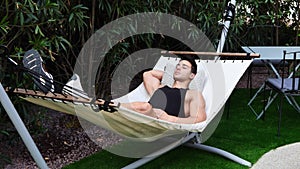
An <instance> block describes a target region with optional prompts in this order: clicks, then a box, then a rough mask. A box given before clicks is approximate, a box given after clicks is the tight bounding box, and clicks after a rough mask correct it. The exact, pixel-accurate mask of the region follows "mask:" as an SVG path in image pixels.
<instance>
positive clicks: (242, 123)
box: [64, 89, 300, 169]
mask: <svg viewBox="0 0 300 169" xmlns="http://www.w3.org/2000/svg"><path fill="white" fill-rule="evenodd" d="M248 100H249V90H247V89H236V90H235V91H234V92H233V94H232V96H231V99H230V109H229V112H227V110H226V109H225V111H224V114H223V117H222V120H221V122H220V124H219V125H218V127H217V129H216V131H215V132H214V134H213V135H212V136H211V138H210V139H208V141H206V142H205V143H204V144H206V145H211V146H214V147H217V148H221V149H223V150H226V151H229V152H231V153H233V154H235V155H237V156H239V157H241V158H243V159H245V160H248V161H250V162H251V163H252V164H254V163H255V162H256V161H257V160H258V159H259V158H260V157H261V156H262V155H263V154H264V153H266V152H268V151H270V150H272V149H275V148H276V147H279V146H282V145H286V144H290V143H294V142H298V141H300V125H298V124H299V120H300V114H299V113H297V112H296V111H295V110H294V109H293V108H292V107H291V106H290V105H288V104H287V103H286V102H285V104H284V106H283V108H284V109H283V115H282V123H281V135H280V136H279V137H278V136H277V126H278V112H277V106H276V105H277V100H279V99H277V100H275V102H274V103H273V104H272V105H271V107H270V108H269V109H268V111H267V112H266V114H265V119H264V120H256V119H255V118H256V117H255V115H254V114H253V113H252V112H251V111H250V108H249V107H248V106H247V102H248ZM258 100H259V99H258ZM261 104H262V103H257V108H260V107H259V106H261ZM227 113H229V114H227ZM135 160H137V159H132V158H126V157H121V156H117V155H114V154H112V153H110V152H107V151H105V150H103V151H101V152H98V153H95V154H94V155H91V156H89V157H87V158H84V159H82V160H80V161H78V162H75V163H73V164H70V165H68V166H65V167H64V169H80V168H84V169H85V168H89V169H99V168H101V169H106V168H107V169H114V168H122V167H124V166H126V165H128V164H130V163H131V162H134V161H135ZM141 168H143V169H153V168H155V169H158V168H163V169H183V168H184V169H194V168H222V169H244V168H248V167H245V166H242V165H240V164H237V163H235V162H233V161H230V160H228V159H226V158H224V157H221V156H219V155H216V154H212V153H208V152H205V151H201V150H196V149H193V148H188V147H184V146H180V147H178V148H176V149H174V150H171V151H170V152H168V153H166V154H164V155H162V156H160V157H159V158H157V159H155V160H153V161H151V162H149V163H147V164H145V165H143V166H142V167H141Z"/></svg>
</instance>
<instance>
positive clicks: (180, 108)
mask: <svg viewBox="0 0 300 169" xmlns="http://www.w3.org/2000/svg"><path fill="white" fill-rule="evenodd" d="M186 91H187V89H178V88H170V87H169V86H164V87H162V88H159V89H157V90H156V91H155V92H154V93H153V95H152V97H151V98H150V100H149V103H150V104H151V105H152V107H153V108H158V109H162V110H164V111H165V112H166V113H168V114H169V115H173V116H177V117H185V113H184V100H185V95H186Z"/></svg>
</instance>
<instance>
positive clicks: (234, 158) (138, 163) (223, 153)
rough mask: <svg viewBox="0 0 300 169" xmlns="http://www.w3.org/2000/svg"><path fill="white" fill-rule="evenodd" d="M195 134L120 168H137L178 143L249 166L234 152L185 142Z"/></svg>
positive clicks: (194, 134) (247, 162) (178, 144)
mask: <svg viewBox="0 0 300 169" xmlns="http://www.w3.org/2000/svg"><path fill="white" fill-rule="evenodd" d="M195 136H196V133H191V134H189V135H188V136H186V137H184V138H182V139H180V140H179V141H176V142H174V143H173V144H170V145H169V146H167V147H165V148H163V149H161V150H159V151H157V152H154V153H152V154H150V155H148V156H147V157H144V158H141V159H139V160H137V161H135V162H133V163H131V164H129V165H127V166H125V167H123V168H122V169H132V168H138V167H140V166H142V165H144V164H146V163H148V162H150V161H152V160H154V159H156V158H158V157H159V156H161V155H163V154H165V153H167V152H168V151H170V150H172V149H174V148H176V147H178V146H180V145H184V146H187V147H192V148H196V149H200V150H204V151H208V152H211V153H215V154H218V155H220V156H223V157H226V158H228V159H230V160H232V161H235V162H237V163H239V164H241V165H244V166H248V167H251V165H252V164H251V163H250V162H249V161H246V160H244V159H242V158H240V157H238V156H236V155H234V154H231V153H229V152H227V151H224V150H221V149H218V148H215V147H211V146H207V145H203V144H200V143H187V142H188V141H190V140H191V139H193V138H194V137H195Z"/></svg>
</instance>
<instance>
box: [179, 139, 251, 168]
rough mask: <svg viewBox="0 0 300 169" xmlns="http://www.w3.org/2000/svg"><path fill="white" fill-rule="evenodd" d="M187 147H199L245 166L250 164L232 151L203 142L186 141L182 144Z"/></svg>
mask: <svg viewBox="0 0 300 169" xmlns="http://www.w3.org/2000/svg"><path fill="white" fill-rule="evenodd" d="M184 145H185V146H187V147H192V148H196V149H200V150H204V151H207V152H210V153H215V154H218V155H220V156H223V157H226V158H228V159H230V160H232V161H234V162H237V163H239V164H241V165H244V166H247V167H251V166H252V164H251V163H250V162H249V161H246V160H244V159H242V158H240V157H238V156H236V155H234V154H232V153H229V152H227V151H225V150H222V149H219V148H216V147H212V146H207V145H203V144H199V143H186V144H184Z"/></svg>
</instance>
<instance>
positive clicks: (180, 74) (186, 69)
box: [173, 55, 197, 82]
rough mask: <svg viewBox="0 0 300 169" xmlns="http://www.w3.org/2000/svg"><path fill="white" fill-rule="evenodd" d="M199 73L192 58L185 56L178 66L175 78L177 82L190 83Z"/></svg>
mask: <svg viewBox="0 0 300 169" xmlns="http://www.w3.org/2000/svg"><path fill="white" fill-rule="evenodd" d="M196 73H197V64H196V62H195V60H194V59H193V58H192V57H191V56H188V55H187V56H184V57H182V58H181V60H180V61H179V63H178V64H177V65H176V69H175V71H174V74H173V77H174V80H175V81H181V82H183V81H188V82H190V81H191V80H193V79H194V77H195V75H196Z"/></svg>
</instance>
